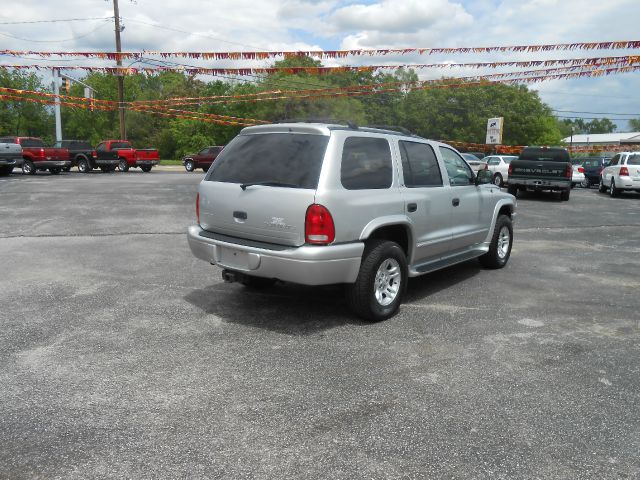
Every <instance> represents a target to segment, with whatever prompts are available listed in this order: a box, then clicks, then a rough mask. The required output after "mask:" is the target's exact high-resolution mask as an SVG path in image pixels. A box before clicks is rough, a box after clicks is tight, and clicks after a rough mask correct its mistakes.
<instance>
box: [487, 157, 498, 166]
mask: <svg viewBox="0 0 640 480" xmlns="http://www.w3.org/2000/svg"><path fill="white" fill-rule="evenodd" d="M487 164H489V165H500V159H499V158H494V157H489V160H487Z"/></svg>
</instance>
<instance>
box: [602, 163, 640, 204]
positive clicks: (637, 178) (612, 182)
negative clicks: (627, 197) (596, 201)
mask: <svg viewBox="0 0 640 480" xmlns="http://www.w3.org/2000/svg"><path fill="white" fill-rule="evenodd" d="M599 189H600V192H602V193H604V192H606V191H607V190H609V194H610V195H611V196H612V197H617V196H618V195H619V194H620V193H622V192H624V191H625V190H635V191H636V192H640V152H621V153H618V154H616V156H615V157H613V158H612V159H611V161H610V162H609V165H607V166H606V167H605V168H604V169H603V170H602V173H601V174H600V187H599Z"/></svg>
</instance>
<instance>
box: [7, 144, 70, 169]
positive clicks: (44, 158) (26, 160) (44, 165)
mask: <svg viewBox="0 0 640 480" xmlns="http://www.w3.org/2000/svg"><path fill="white" fill-rule="evenodd" d="M0 143H17V144H18V145H20V146H21V147H22V173H26V174H27V175H34V174H35V173H36V171H38V170H49V171H50V172H51V173H52V174H54V175H57V174H58V173H60V172H61V171H62V169H63V168H66V167H69V166H71V160H70V159H69V150H68V149H66V148H53V147H45V146H44V142H43V141H42V140H40V139H39V138H33V137H2V138H0Z"/></svg>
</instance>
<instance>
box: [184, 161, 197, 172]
mask: <svg viewBox="0 0 640 480" xmlns="http://www.w3.org/2000/svg"><path fill="white" fill-rule="evenodd" d="M184 169H185V170H186V171H187V172H193V171H194V170H195V169H196V166H195V164H194V163H193V160H191V159H189V160H185V162H184Z"/></svg>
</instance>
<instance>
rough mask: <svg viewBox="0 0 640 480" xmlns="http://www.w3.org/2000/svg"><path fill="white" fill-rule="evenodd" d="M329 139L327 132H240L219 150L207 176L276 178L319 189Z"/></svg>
mask: <svg viewBox="0 0 640 480" xmlns="http://www.w3.org/2000/svg"><path fill="white" fill-rule="evenodd" d="M328 143H329V137H327V136H324V135H309V134H301V133H265V134H255V135H238V136H237V137H236V138H234V139H233V140H232V141H231V142H230V143H229V144H228V145H227V146H226V147H225V148H224V149H223V150H222V151H221V152H220V154H219V155H218V157H217V158H216V161H215V162H214V163H213V166H212V167H211V168H210V169H209V174H208V175H207V178H206V180H209V181H212V182H225V183H260V182H273V183H280V184H286V185H291V186H295V187H297V188H310V189H316V188H318V180H319V179H320V170H321V168H322V160H323V158H324V153H325V151H326V149H327V144H328Z"/></svg>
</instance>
